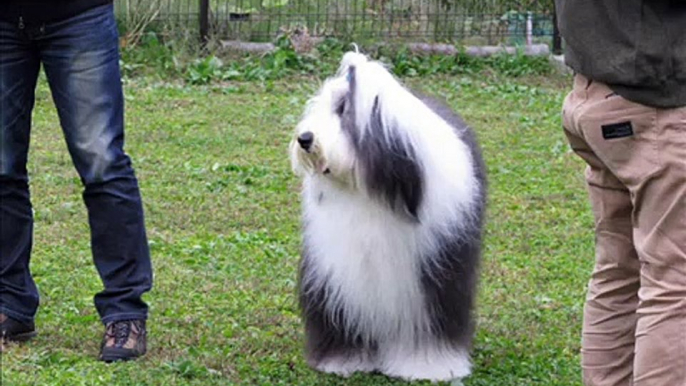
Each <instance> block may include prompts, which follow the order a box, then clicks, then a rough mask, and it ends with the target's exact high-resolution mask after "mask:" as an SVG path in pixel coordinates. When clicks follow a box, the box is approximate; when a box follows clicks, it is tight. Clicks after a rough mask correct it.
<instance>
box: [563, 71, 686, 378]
mask: <svg viewBox="0 0 686 386" xmlns="http://www.w3.org/2000/svg"><path fill="white" fill-rule="evenodd" d="M611 94H612V93H611V91H610V89H609V88H608V87H607V86H606V85H603V84H600V83H595V84H593V85H591V86H590V87H589V89H588V101H587V102H586V105H585V108H584V110H583V112H582V113H580V114H579V115H578V116H577V120H576V122H575V123H576V125H577V128H578V131H579V133H580V135H582V136H583V138H584V140H585V141H586V143H587V144H588V145H589V147H590V148H591V149H592V152H593V154H595V155H596V156H597V157H598V159H599V160H600V162H602V163H603V164H604V165H605V166H606V167H607V168H608V169H609V170H610V172H611V173H612V174H613V175H614V176H615V177H617V180H618V181H620V182H621V184H622V185H624V186H625V187H626V188H627V189H628V191H629V194H630V198H631V204H632V207H633V209H632V213H631V223H632V228H633V243H634V246H635V249H636V252H637V255H638V259H639V261H640V289H639V292H638V297H639V304H638V309H637V317H638V319H637V324H636V343H635V358H634V370H633V373H634V375H633V383H630V384H632V385H634V386H663V385H664V386H682V385H686V167H685V165H686V164H685V163H686V109H684V108H682V109H671V110H661V109H655V108H651V107H648V106H643V105H640V104H637V103H633V102H630V101H627V100H625V99H624V98H622V97H619V96H616V95H615V96H612V95H611ZM627 320H628V318H627ZM627 323H628V322H627Z"/></svg>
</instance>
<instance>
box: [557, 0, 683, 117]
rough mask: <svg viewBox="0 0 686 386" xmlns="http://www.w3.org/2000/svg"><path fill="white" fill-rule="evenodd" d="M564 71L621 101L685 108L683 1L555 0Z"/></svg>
mask: <svg viewBox="0 0 686 386" xmlns="http://www.w3.org/2000/svg"><path fill="white" fill-rule="evenodd" d="M555 6H556V9H557V17H558V26H559V29H560V34H561V35H562V38H563V40H564V42H565V61H566V63H567V65H568V66H569V67H571V68H572V69H573V70H574V71H576V72H577V73H579V74H582V75H584V76H586V77H588V78H590V79H593V80H596V81H599V82H603V83H606V84H607V85H608V86H609V87H610V88H612V90H613V91H614V92H616V93H617V94H619V95H621V96H623V97H624V98H626V99H628V100H631V101H634V102H637V103H641V104H644V105H648V106H654V107H663V108H668V107H680V106H685V105H686V1H685V0H644V1H642V0H555Z"/></svg>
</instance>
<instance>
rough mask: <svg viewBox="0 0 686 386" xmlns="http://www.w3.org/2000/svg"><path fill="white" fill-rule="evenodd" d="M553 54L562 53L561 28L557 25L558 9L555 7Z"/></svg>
mask: <svg viewBox="0 0 686 386" xmlns="http://www.w3.org/2000/svg"><path fill="white" fill-rule="evenodd" d="M553 54H555V55H561V54H562V37H561V36H560V29H559V28H558V27H557V10H556V9H555V8H553Z"/></svg>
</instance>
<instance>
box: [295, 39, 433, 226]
mask: <svg viewBox="0 0 686 386" xmlns="http://www.w3.org/2000/svg"><path fill="white" fill-rule="evenodd" d="M417 102H418V100H417V99H416V98H414V96H413V95H412V94H411V93H410V92H409V91H408V90H406V89H405V88H404V87H403V86H402V85H401V84H400V83H399V82H397V81H396V79H395V77H394V76H393V75H392V74H391V73H390V72H389V71H388V70H387V69H386V68H385V67H384V66H383V65H382V64H381V63H379V62H376V61H372V60H369V59H368V58H367V57H366V56H365V55H363V54H360V53H357V52H349V53H346V54H345V55H344V56H343V59H342V60H341V64H340V67H339V69H338V72H337V73H336V75H335V76H333V77H331V78H329V79H327V80H326V81H325V82H324V84H323V85H322V87H321V88H320V90H319V92H318V93H317V95H316V96H315V97H313V98H312V99H310V101H309V102H308V105H307V108H306V111H305V114H304V116H303V118H302V120H301V121H300V123H299V124H298V125H297V128H296V131H295V135H294V138H293V139H292V141H291V143H290V153H291V161H292V164H293V168H294V170H295V171H296V173H298V174H301V173H305V174H310V175H315V176H317V177H318V178H326V179H331V180H334V181H337V182H339V183H343V184H344V185H346V186H348V187H350V188H358V189H361V190H364V191H366V192H368V193H370V194H373V195H376V196H378V197H380V198H381V199H384V200H385V201H387V202H388V203H389V204H390V205H391V206H392V207H394V208H396V209H401V210H402V211H403V212H406V213H409V214H410V215H412V216H413V217H416V215H417V208H418V206H419V203H420V201H421V197H422V185H423V183H422V170H421V165H420V162H419V160H418V157H417V156H416V149H415V147H414V145H413V142H414V140H413V137H416V133H413V128H414V127H415V126H416V125H413V124H412V123H411V121H412V120H416V119H417V118H416V117H415V118H412V115H413V114H414V112H415V111H416V110H417ZM408 122H410V123H409V124H408Z"/></svg>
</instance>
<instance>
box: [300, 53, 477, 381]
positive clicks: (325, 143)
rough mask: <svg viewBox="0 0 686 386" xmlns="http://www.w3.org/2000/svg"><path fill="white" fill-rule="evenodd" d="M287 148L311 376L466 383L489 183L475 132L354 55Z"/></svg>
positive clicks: (326, 84) (309, 107)
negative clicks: (299, 208) (297, 210)
mask: <svg viewBox="0 0 686 386" xmlns="http://www.w3.org/2000/svg"><path fill="white" fill-rule="evenodd" d="M289 150H290V153H289V154H290V159H291V161H292V165H293V168H294V171H295V172H296V173H297V174H298V175H299V176H301V177H302V179H303V192H302V201H303V227H304V229H303V231H304V237H303V249H302V258H301V262H300V272H299V297H300V299H299V300H300V305H301V308H302V313H303V319H304V323H305V337H306V357H307V362H308V364H309V365H310V366H312V367H314V368H315V369H317V370H319V371H322V372H327V373H335V374H339V375H342V376H349V375H351V374H352V373H354V372H358V371H359V372H381V373H383V374H386V375H388V376H390V377H395V378H401V379H405V380H432V381H447V380H454V379H459V378H463V377H466V376H468V375H469V374H470V373H471V361H470V350H471V344H472V338H473V333H474V323H473V322H474V317H473V310H472V308H473V303H474V298H475V292H476V288H477V279H478V266H479V264H478V263H479V259H480V258H479V257H480V251H481V237H482V224H483V216H484V209H485V205H486V176H485V168H484V164H483V160H482V158H481V154H480V150H479V147H478V145H477V142H476V140H475V137H474V134H473V133H472V132H471V130H470V129H469V128H468V127H467V125H466V124H465V123H464V121H463V120H462V119H461V118H460V117H459V116H458V115H457V114H456V113H454V112H453V111H452V110H451V109H449V108H448V107H446V106H444V105H442V104H439V103H438V102H436V101H434V100H430V99H428V98H426V97H424V96H418V94H415V93H414V92H411V91H409V89H408V88H405V87H404V86H403V85H401V84H400V83H399V82H398V81H397V80H396V78H395V77H394V76H393V75H392V74H391V73H390V72H389V71H388V70H387V69H386V68H385V67H384V66H383V65H382V64H380V63H379V62H377V61H373V60H369V59H368V58H367V57H366V56H365V55H363V54H360V53H357V52H348V53H346V54H345V55H344V56H343V59H342V61H341V65H340V68H339V70H338V73H337V74H336V75H335V76H333V77H331V78H329V79H327V80H326V81H325V82H324V84H323V85H322V87H321V89H320V90H319V92H318V93H317V95H316V96H314V97H313V98H312V99H311V100H310V101H309V102H308V105H307V108H306V111H305V114H304V116H303V117H302V120H301V121H300V123H299V124H298V126H297V128H296V132H295V135H294V137H293V140H292V141H291V143H290V148H289Z"/></svg>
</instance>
